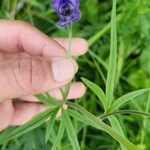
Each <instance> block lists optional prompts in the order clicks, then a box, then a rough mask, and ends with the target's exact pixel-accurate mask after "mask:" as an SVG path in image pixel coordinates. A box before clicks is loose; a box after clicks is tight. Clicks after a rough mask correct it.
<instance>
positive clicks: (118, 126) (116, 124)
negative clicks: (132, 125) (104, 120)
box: [108, 116, 126, 150]
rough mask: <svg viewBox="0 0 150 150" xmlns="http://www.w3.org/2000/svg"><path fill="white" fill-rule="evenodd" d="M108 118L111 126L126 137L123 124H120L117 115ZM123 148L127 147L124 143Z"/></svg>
mask: <svg viewBox="0 0 150 150" xmlns="http://www.w3.org/2000/svg"><path fill="white" fill-rule="evenodd" d="M108 119H109V122H110V124H111V127H112V128H113V129H114V130H116V131H117V132H118V134H120V135H122V136H123V137H125V135H124V132H123V129H122V127H121V124H120V122H119V120H118V119H117V118H116V117H115V116H111V117H108ZM121 148H122V150H125V149H126V148H125V147H124V146H123V145H121Z"/></svg>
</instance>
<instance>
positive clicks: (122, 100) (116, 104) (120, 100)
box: [109, 88, 150, 112]
mask: <svg viewBox="0 0 150 150" xmlns="http://www.w3.org/2000/svg"><path fill="white" fill-rule="evenodd" d="M148 91H150V88H147V89H141V90H136V91H133V92H130V93H128V94H126V95H123V96H121V97H120V98H118V99H117V100H116V101H115V102H114V103H113V104H112V106H111V108H110V110H109V112H112V111H115V110H117V109H118V108H120V107H121V106H123V105H124V104H125V103H127V102H129V101H130V100H132V99H134V98H135V97H137V96H139V95H141V94H143V93H145V92H148Z"/></svg>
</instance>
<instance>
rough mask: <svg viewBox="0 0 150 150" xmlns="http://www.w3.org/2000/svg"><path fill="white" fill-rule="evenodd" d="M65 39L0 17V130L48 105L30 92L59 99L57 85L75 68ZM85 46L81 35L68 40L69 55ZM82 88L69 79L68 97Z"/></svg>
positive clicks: (20, 122) (75, 64) (74, 54)
mask: <svg viewBox="0 0 150 150" xmlns="http://www.w3.org/2000/svg"><path fill="white" fill-rule="evenodd" d="M67 42H68V39H65V38H55V39H54V38H49V37H48V36H46V35H45V34H43V33H42V32H40V31H39V30H38V29H36V28H35V27H33V26H31V25H30V24H28V23H25V22H22V21H9V20H0V131H2V130H4V129H5V128H7V127H8V126H9V125H22V124H24V123H26V122H27V121H28V120H30V119H31V118H32V117H33V116H34V115H36V114H38V113H39V112H41V111H44V110H46V109H48V108H49V107H50V106H46V105H44V104H41V103H39V101H38V100H37V99H36V98H35V97H34V96H33V95H34V94H38V93H43V92H49V93H50V94H51V95H52V96H54V97H55V98H56V99H58V100H62V96H61V94H60V90H59V88H63V87H64V86H65V85H66V84H68V82H69V81H70V80H72V78H73V77H74V75H75V73H76V72H77V70H78V66H77V63H76V62H75V61H73V60H70V59H68V55H67V51H66V48H67V45H68V43H67ZM87 49H88V46H87V42H86V41H85V40H84V39H81V38H75V39H73V40H72V50H71V55H72V56H79V55H83V54H85V53H86V51H87ZM54 64H55V65H54ZM56 66H57V67H58V69H57V67H56ZM56 72H58V74H55V73H56ZM85 90H86V88H85V86H84V85H83V83H81V82H74V83H72V85H71V88H70V91H69V95H68V99H74V98H75V99H76V98H79V97H81V96H82V95H83V94H84V93H85ZM16 98H17V101H16Z"/></svg>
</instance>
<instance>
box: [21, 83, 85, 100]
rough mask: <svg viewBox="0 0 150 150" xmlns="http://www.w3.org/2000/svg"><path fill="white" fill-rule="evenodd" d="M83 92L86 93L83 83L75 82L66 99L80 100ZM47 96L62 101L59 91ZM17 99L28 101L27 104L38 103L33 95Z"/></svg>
mask: <svg viewBox="0 0 150 150" xmlns="http://www.w3.org/2000/svg"><path fill="white" fill-rule="evenodd" d="M85 91H86V87H85V85H84V84H83V83H81V82H75V83H73V84H72V85H71V87H70V91H69V94H68V97H67V99H77V98H80V97H82V96H83V95H84V94H85ZM49 94H50V95H52V96H53V97H54V98H55V99H57V100H62V95H61V92H60V90H59V89H57V90H53V91H51V92H49ZM19 99H21V100H24V101H29V102H38V99H37V98H36V97H35V96H33V95H29V96H24V97H20V98H19Z"/></svg>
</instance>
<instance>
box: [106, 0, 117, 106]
mask: <svg viewBox="0 0 150 150" xmlns="http://www.w3.org/2000/svg"><path fill="white" fill-rule="evenodd" d="M116 66H117V32H116V0H113V8H112V14H111V44H110V56H109V66H108V73H107V81H106V98H107V107H108V108H109V107H110V105H111V103H112V101H113V93H114V89H115V86H114V85H115V76H116Z"/></svg>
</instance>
